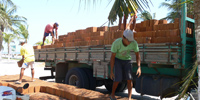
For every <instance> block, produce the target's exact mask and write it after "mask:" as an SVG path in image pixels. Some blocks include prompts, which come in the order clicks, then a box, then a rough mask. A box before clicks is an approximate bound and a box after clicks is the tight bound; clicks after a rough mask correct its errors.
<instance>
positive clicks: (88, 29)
mask: <svg viewBox="0 0 200 100" xmlns="http://www.w3.org/2000/svg"><path fill="white" fill-rule="evenodd" d="M86 31H87V32H86V33H90V32H97V27H88V28H86Z"/></svg>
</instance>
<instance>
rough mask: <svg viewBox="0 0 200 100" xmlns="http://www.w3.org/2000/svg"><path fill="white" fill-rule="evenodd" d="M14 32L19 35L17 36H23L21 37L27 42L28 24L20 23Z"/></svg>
mask: <svg viewBox="0 0 200 100" xmlns="http://www.w3.org/2000/svg"><path fill="white" fill-rule="evenodd" d="M15 33H16V34H17V35H19V38H23V39H25V40H26V42H27V40H28V38H29V33H28V26H25V25H23V24H21V25H20V26H19V29H17V30H15Z"/></svg>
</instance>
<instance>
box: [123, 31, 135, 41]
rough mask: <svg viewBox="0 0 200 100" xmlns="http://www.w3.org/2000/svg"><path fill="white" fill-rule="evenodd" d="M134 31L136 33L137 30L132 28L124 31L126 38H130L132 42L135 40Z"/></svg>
mask: <svg viewBox="0 0 200 100" xmlns="http://www.w3.org/2000/svg"><path fill="white" fill-rule="evenodd" d="M133 33H136V31H134V30H133V31H131V30H129V29H128V30H125V31H124V33H123V35H124V37H125V38H126V39H128V41H130V42H132V41H134V38H133V36H134V35H133Z"/></svg>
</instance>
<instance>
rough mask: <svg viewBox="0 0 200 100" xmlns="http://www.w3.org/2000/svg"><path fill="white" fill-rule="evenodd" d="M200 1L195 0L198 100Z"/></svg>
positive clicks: (199, 93)
mask: <svg viewBox="0 0 200 100" xmlns="http://www.w3.org/2000/svg"><path fill="white" fill-rule="evenodd" d="M199 8H200V1H199V0H194V9H195V10H194V13H195V15H194V16H195V35H196V45H197V46H196V49H197V62H198V76H199V80H198V100H200V9H199Z"/></svg>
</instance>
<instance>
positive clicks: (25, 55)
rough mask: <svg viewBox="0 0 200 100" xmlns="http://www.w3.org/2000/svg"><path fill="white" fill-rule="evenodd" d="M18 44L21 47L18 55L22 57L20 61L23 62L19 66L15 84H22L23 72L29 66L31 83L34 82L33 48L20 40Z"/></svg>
mask: <svg viewBox="0 0 200 100" xmlns="http://www.w3.org/2000/svg"><path fill="white" fill-rule="evenodd" d="M19 44H20V45H21V46H22V47H21V49H20V53H21V55H22V59H23V60H24V62H23V64H22V66H21V72H20V77H19V80H18V81H16V82H15V83H16V84H21V83H22V77H23V76H24V70H25V69H26V68H28V67H29V66H30V67H31V74H32V79H31V81H34V73H35V71H34V62H35V56H34V50H33V46H31V45H28V44H26V42H25V40H20V43H19Z"/></svg>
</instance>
